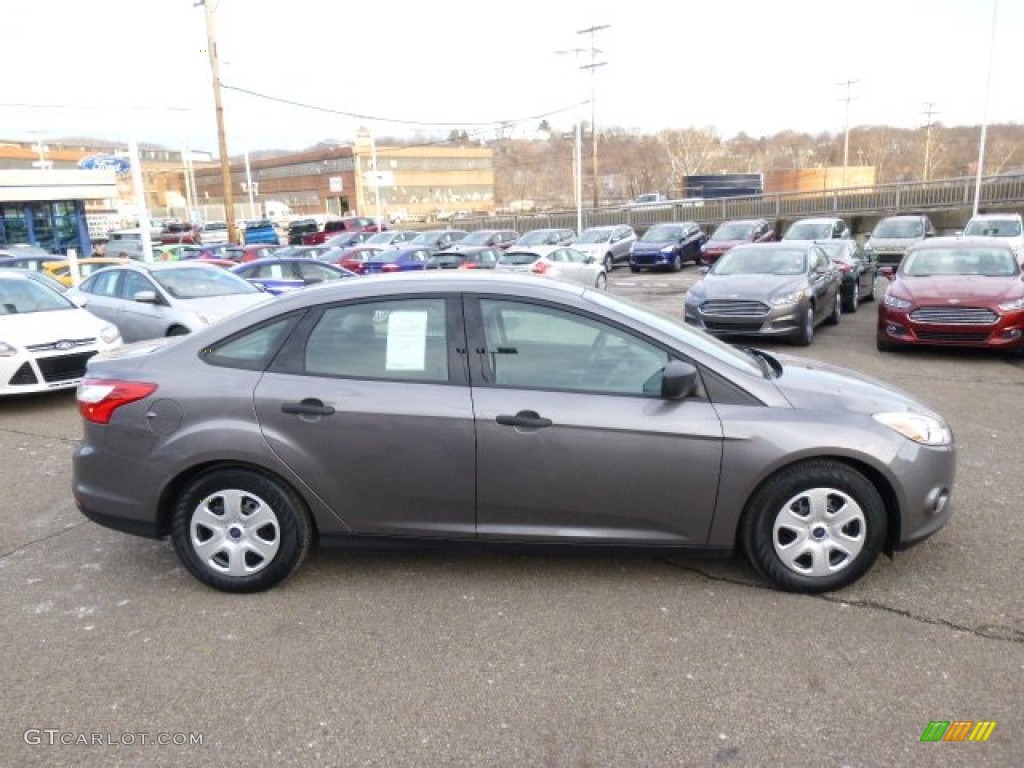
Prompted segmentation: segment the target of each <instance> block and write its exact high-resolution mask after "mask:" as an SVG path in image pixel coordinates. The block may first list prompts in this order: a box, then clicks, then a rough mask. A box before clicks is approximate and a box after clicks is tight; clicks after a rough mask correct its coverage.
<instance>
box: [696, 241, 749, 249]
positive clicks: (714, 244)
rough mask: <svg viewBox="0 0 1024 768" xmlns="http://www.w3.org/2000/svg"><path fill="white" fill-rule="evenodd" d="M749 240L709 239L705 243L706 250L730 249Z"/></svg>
mask: <svg viewBox="0 0 1024 768" xmlns="http://www.w3.org/2000/svg"><path fill="white" fill-rule="evenodd" d="M749 242H750V241H749V240H708V241H707V242H706V243H705V244H704V250H705V251H728V250H729V249H730V248H735V247H736V246H737V245H742V244H744V243H749Z"/></svg>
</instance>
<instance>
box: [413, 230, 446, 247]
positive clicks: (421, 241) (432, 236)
mask: <svg viewBox="0 0 1024 768" xmlns="http://www.w3.org/2000/svg"><path fill="white" fill-rule="evenodd" d="M441 234H442V233H440V232H424V233H423V234H422V235H416V237H414V238H413V239H412V240H410V241H409V246H410V247H414V246H420V247H422V246H427V247H429V246H432V245H437V241H438V240H440V239H441Z"/></svg>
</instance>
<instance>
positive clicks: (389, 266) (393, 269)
mask: <svg viewBox="0 0 1024 768" xmlns="http://www.w3.org/2000/svg"><path fill="white" fill-rule="evenodd" d="M380 271H381V272H397V271H398V265H397V264H385V265H384V266H383V267H381V269H380Z"/></svg>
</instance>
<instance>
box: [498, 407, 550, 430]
mask: <svg viewBox="0 0 1024 768" xmlns="http://www.w3.org/2000/svg"><path fill="white" fill-rule="evenodd" d="M495 421H497V422H498V423H499V424H501V425H502V426H504V427H527V428H529V429H540V428H541V427H550V426H551V419H545V418H544V417H543V416H540V415H538V414H537V412H536V411H520V412H519V413H517V414H516V415H515V416H509V415H508V414H501V415H499V416H498V417H497V419H495Z"/></svg>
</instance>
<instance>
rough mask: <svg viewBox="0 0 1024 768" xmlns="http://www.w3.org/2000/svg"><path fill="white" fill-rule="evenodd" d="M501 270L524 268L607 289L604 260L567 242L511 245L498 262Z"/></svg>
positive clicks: (523, 269)
mask: <svg viewBox="0 0 1024 768" xmlns="http://www.w3.org/2000/svg"><path fill="white" fill-rule="evenodd" d="M494 269H495V271H498V272H523V273H528V274H533V275H540V276H541V277H553V278H556V279H559V280H569V281H571V282H574V283H582V284H583V285H586V286H589V287H591V288H597V289H599V290H604V289H605V287H606V286H607V285H608V274H607V273H606V272H605V271H604V263H603V262H599V261H598V260H597V259H595V258H594V257H593V256H588V255H586V254H585V253H582V252H580V251H577V250H576V249H575V248H568V247H566V246H564V245H535V246H533V247H531V248H522V247H516V246H512V248H510V249H509V250H507V251H506V252H505V253H503V254H501V258H499V259H498V264H497V266H495V268H494Z"/></svg>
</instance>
